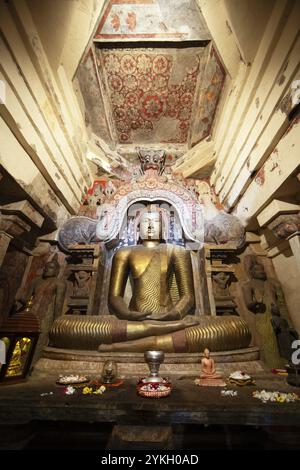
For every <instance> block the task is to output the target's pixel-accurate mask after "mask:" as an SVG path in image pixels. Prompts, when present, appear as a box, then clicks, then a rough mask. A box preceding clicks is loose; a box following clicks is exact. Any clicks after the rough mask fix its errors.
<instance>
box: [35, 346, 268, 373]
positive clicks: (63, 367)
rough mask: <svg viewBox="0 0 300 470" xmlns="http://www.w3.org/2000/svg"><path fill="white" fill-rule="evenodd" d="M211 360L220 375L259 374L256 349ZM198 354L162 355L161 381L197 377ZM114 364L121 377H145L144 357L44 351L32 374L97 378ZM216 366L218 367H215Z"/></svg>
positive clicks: (216, 355)
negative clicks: (163, 357) (112, 362)
mask: <svg viewBox="0 0 300 470" xmlns="http://www.w3.org/2000/svg"><path fill="white" fill-rule="evenodd" d="M211 356H212V357H213V359H214V360H215V362H216V363H217V364H218V368H220V369H222V373H225V374H227V373H231V372H233V371H235V370H240V369H247V371H248V372H249V373H254V372H258V371H261V370H263V368H262V365H261V364H260V362H259V349H258V348H257V347H251V348H244V349H238V350H235V351H226V352H222V351H220V352H215V353H211ZM201 358H202V353H201V354H200V353H194V354H187V353H185V354H176V353H172V354H171V353H166V354H165V360H164V363H163V364H162V365H161V367H160V373H161V375H162V376H163V377H168V376H169V375H173V376H177V377H178V376H187V375H189V376H196V377H198V376H199V371H200V362H201ZM107 360H112V361H115V362H116V363H117V366H118V371H119V374H120V375H121V376H124V377H137V378H140V377H145V376H146V375H147V374H148V373H149V369H148V366H147V364H146V362H145V359H144V353H99V352H97V351H74V350H67V349H58V348H50V347H46V348H44V351H43V357H42V358H40V359H39V361H38V362H37V364H36V365H35V370H37V371H41V372H42V371H44V372H51V373H57V375H59V374H60V373H63V374H64V373H73V372H74V373H77V374H78V373H83V374H86V375H95V374H98V373H99V374H101V371H102V367H103V364H104V362H105V361H107ZM219 366H220V367H219Z"/></svg>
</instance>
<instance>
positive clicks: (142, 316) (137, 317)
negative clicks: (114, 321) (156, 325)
mask: <svg viewBox="0 0 300 470" xmlns="http://www.w3.org/2000/svg"><path fill="white" fill-rule="evenodd" d="M118 317H119V318H120V319H122V320H131V321H142V320H146V318H147V317H149V312H135V311H132V310H129V311H127V312H126V313H123V314H122V316H121V315H118Z"/></svg>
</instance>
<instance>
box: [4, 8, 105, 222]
mask: <svg viewBox="0 0 300 470" xmlns="http://www.w3.org/2000/svg"><path fill="white" fill-rule="evenodd" d="M99 3H101V2H99ZM84 5H85V6H87V3H86V2H67V1H65V2H55V1H54V2H52V1H49V2H48V1H46V2H34V1H32V2H31V1H28V2H26V1H25V0H17V1H15V2H9V3H8V2H5V1H3V0H1V1H0V29H1V33H2V37H1V39H0V80H1V81H2V83H3V85H4V89H5V96H4V100H3V105H2V106H1V107H0V120H1V129H3V132H4V134H3V135H6V136H7V139H6V141H5V144H4V145H1V149H0V163H1V164H2V165H3V166H4V168H5V169H6V170H7V171H8V172H9V173H10V175H11V176H12V177H13V178H15V180H16V181H17V182H18V183H19V184H20V185H21V186H22V188H23V189H25V191H26V192H27V193H28V196H29V198H32V200H33V201H34V202H35V203H36V206H37V208H38V207H39V208H40V210H41V211H42V212H43V211H44V212H45V213H47V215H48V216H49V217H50V218H51V220H52V221H53V222H54V223H55V224H57V223H60V222H61V221H63V220H64V219H65V218H66V217H67V216H69V215H72V214H73V215H74V214H76V213H77V212H78V209H79V206H80V202H81V199H82V196H83V194H84V192H85V190H86V188H87V187H89V186H90V185H91V183H92V180H91V174H90V170H89V166H88V163H87V160H86V155H85V154H86V149H87V141H88V137H87V133H86V128H85V123H84V120H83V118H82V115H81V113H80V110H79V107H78V104H76V98H75V94H74V91H73V88H72V82H71V79H70V78H69V76H68V75H67V74H66V71H65V69H64V67H63V65H62V63H61V60H62V59H63V57H64V51H63V49H64V47H65V46H66V43H67V40H68V39H69V34H70V30H71V29H72V25H73V21H74V15H75V13H76V12H77V13H78V15H79V17H80V13H82V12H83V10H82V9H84V8H85V6H84ZM100 6H101V5H99V8H100ZM90 7H91V8H93V9H94V10H95V11H96V10H97V8H94V7H95V5H94V3H93V2H90ZM88 11H89V9H88ZM88 11H85V13H84V15H85V16H86V17H88V18H89V21H91V18H90V16H89V15H88ZM75 16H76V15H75ZM95 16H97V15H96V14H95ZM79 17H78V18H77V21H79V19H80V18H79ZM67 25H69V27H68V26H67ZM73 26H74V25H73ZM77 26H78V23H77ZM92 30H93V24H92V23H90V24H89V25H88V26H87V28H84V24H82V34H83V33H84V34H83V35H84V38H85V39H84V42H83V43H82V45H81V49H80V48H78V49H77V53H78V54H79V57H78V60H79V58H80V56H81V54H82V52H83V49H84V47H85V45H86V43H87V41H88V37H89V36H88V37H87V35H89V34H91V32H92ZM73 32H74V31H73ZM76 65H77V64H76ZM73 66H74V64H73ZM73 71H74V67H73ZM21 162H23V164H22V166H21Z"/></svg>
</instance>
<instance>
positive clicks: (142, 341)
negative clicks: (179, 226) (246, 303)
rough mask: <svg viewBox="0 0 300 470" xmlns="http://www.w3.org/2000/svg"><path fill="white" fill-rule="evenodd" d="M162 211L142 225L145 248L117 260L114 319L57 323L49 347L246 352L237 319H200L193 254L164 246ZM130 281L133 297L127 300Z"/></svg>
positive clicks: (127, 250)
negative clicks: (196, 299)
mask: <svg viewBox="0 0 300 470" xmlns="http://www.w3.org/2000/svg"><path fill="white" fill-rule="evenodd" d="M161 230H162V223H161V213H160V212H159V211H146V212H144V213H142V216H141V219H140V238H141V239H142V244H139V245H136V246H130V247H123V248H120V249H119V250H118V251H117V252H116V254H115V255H114V258H113V262H112V270H111V277H110V288H109V294H108V305H109V309H110V312H111V315H98V316H96V315H94V316H90V315H89V316H87V315H86V316H75V315H72V316H71V315H65V316H63V317H61V318H58V319H57V320H55V322H54V324H53V326H52V329H51V331H50V335H49V338H50V346H55V347H58V348H70V349H89V350H90V349H96V348H98V350H99V351H100V352H111V351H124V352H144V351H147V350H151V349H159V350H163V351H165V352H198V351H200V350H203V348H204V347H205V346H207V347H209V348H211V349H212V350H214V351H226V350H227V351H228V350H233V349H241V348H244V347H247V346H248V345H249V343H250V340H251V335H250V331H249V328H248V326H247V325H246V323H245V322H244V321H243V320H242V319H241V318H239V317H237V316H226V317H216V316H214V317H212V316H208V315H202V316H196V315H195V314H194V313H195V299H194V285H193V272H192V265H191V258H190V252H189V251H188V250H186V249H185V248H184V247H182V246H177V245H170V244H166V243H162V234H161ZM128 279H130V280H131V286H132V297H131V300H130V302H129V304H128V305H127V303H126V301H125V299H124V295H125V288H126V284H127V281H128Z"/></svg>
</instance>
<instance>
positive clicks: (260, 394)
mask: <svg viewBox="0 0 300 470" xmlns="http://www.w3.org/2000/svg"><path fill="white" fill-rule="evenodd" d="M252 396H253V397H254V398H258V399H259V400H261V401H262V402H263V403H267V402H268V401H271V402H274V403H291V402H295V401H298V400H299V396H298V395H297V394H296V393H283V392H276V391H275V392H267V391H266V390H260V391H259V390H255V392H253V393H252Z"/></svg>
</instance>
